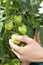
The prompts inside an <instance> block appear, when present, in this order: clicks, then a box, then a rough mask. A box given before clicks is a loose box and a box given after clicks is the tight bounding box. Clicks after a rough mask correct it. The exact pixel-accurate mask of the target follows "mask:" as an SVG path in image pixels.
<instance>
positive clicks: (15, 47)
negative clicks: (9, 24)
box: [9, 39, 23, 54]
mask: <svg viewBox="0 0 43 65" xmlns="http://www.w3.org/2000/svg"><path fill="white" fill-rule="evenodd" d="M9 44H10V46H11V48H12V49H14V50H15V51H16V52H18V53H20V54H22V53H23V47H19V46H18V45H16V44H14V43H13V42H12V40H11V39H9Z"/></svg>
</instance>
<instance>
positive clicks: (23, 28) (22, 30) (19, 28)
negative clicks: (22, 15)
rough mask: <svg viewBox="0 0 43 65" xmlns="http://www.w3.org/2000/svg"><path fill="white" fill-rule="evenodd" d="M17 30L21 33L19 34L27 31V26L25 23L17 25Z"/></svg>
mask: <svg viewBox="0 0 43 65" xmlns="http://www.w3.org/2000/svg"><path fill="white" fill-rule="evenodd" d="M18 31H19V32H20V33H21V34H23V35H24V34H26V33H27V26H26V25H24V24H23V25H22V26H19V27H18Z"/></svg>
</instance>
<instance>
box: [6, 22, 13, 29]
mask: <svg viewBox="0 0 43 65" xmlns="http://www.w3.org/2000/svg"><path fill="white" fill-rule="evenodd" d="M5 29H6V30H12V29H13V22H11V21H9V22H7V23H6V24H5Z"/></svg>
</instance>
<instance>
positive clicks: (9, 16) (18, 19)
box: [0, 0, 43, 65]
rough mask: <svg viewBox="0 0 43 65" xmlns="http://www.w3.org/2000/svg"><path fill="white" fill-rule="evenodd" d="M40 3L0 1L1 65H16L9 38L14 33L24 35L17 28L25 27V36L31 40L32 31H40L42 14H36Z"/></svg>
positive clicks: (27, 0) (13, 0)
mask: <svg viewBox="0 0 43 65" xmlns="http://www.w3.org/2000/svg"><path fill="white" fill-rule="evenodd" d="M40 2H41V0H0V60H1V62H0V63H1V65H11V64H13V65H16V64H14V62H15V61H13V60H14V59H16V58H17V57H16V55H14V54H13V52H12V51H11V48H10V46H9V38H11V35H12V34H14V33H19V34H20V35H24V33H25V32H24V31H23V34H21V33H20V32H21V31H20V32H19V31H18V27H19V26H22V25H25V26H26V27H27V30H28V31H27V32H26V33H25V35H28V36H30V37H32V38H33V35H34V29H36V28H37V29H40V25H43V14H42V15H40V14H39V13H38V8H39V5H40ZM42 28H43V27H42ZM23 30H24V29H23ZM25 31H26V30H25ZM19 64H20V63H19ZM19 64H17V65H19Z"/></svg>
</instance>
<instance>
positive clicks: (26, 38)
mask: <svg viewBox="0 0 43 65" xmlns="http://www.w3.org/2000/svg"><path fill="white" fill-rule="evenodd" d="M15 38H16V39H17V40H19V41H21V42H25V43H26V44H30V42H31V41H33V39H32V38H29V37H26V36H15Z"/></svg>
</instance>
